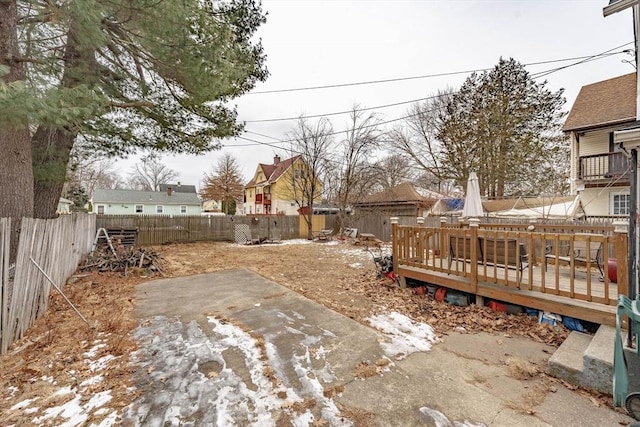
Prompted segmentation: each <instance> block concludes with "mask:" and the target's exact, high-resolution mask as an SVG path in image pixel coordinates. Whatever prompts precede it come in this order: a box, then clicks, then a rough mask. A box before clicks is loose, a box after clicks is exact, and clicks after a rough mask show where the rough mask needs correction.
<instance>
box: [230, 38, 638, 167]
mask: <svg viewBox="0 0 640 427" xmlns="http://www.w3.org/2000/svg"><path fill="white" fill-rule="evenodd" d="M631 43H633V42H627V43H624V44H622V45H620V46H616V47H614V48H611V49H608V50H606V51H604V52H601V53H599V54H595V55H590V56H584V57H576V58H569V59H565V60H551V61H543V62H537V63H531V64H527V65H537V64H544V63H553V62H559V61H567V60H574V59H581V60H580V61H578V62H574V63H572V64H568V65H566V66H563V67H557V68H553V69H550V70H546V71H542V72H539V73H536V74H532V75H531V77H532V78H539V77H542V76H546V75H549V74H551V73H554V72H557V71H560V70H563V69H566V68H569V67H573V66H576V65H581V64H583V63H586V62H589V61H593V60H596V59H602V58H605V57H608V56H611V55H615V54H619V53H623V52H612V51H614V50H616V49H620V48H622V47H624V46H626V45H628V44H631ZM457 73H458V72H454V73H450V74H457ZM534 76H535V77H534ZM415 78H417V77H415ZM390 81H392V80H390ZM362 84H364V82H363V83H362ZM344 85H348V84H344ZM315 88H318V89H319V88H322V87H320V86H318V87H315ZM292 90H302V89H291V90H287V91H292ZM455 93H457V92H452V93H451V95H453V94H455ZM438 96H440V95H433V96H430V97H426V98H421V99H420V100H427V99H432V98H436V97H438ZM420 100H418V101H420ZM410 102H417V101H407V102H405V103H410ZM396 104H398V105H400V104H402V103H396ZM389 105H391V104H389ZM374 108H376V107H371V108H367V109H366V110H371V109H374ZM380 108H384V107H380ZM432 111H434V109H429V110H422V111H419V112H417V113H414V114H408V115H405V116H402V117H398V118H395V119H391V120H387V121H383V122H377V123H374V124H371V125H368V126H365V127H364V128H369V127H374V126H380V125H385V124H389V123H394V122H397V121H401V120H405V119H408V118H411V117H415V116H417V115H420V114H423V113H426V112H432ZM347 112H350V111H347ZM337 114H344V112H342V113H329V114H323V115H313V116H300V117H296V118H295V119H296V120H298V119H300V118H303V119H305V118H315V117H324V116H327V115H337ZM277 120H291V118H288V119H268V120H264V121H277ZM255 122H258V121H253V123H255ZM247 123H249V121H247ZM245 132H247V133H252V134H256V135H258V136H262V137H265V138H270V139H273V140H274V141H276V142H275V143H267V142H263V141H257V140H254V139H249V138H245V137H237V139H242V140H245V141H249V142H252V143H253V144H233V145H231V144H228V145H227V144H225V146H226V147H242V146H255V145H265V146H270V147H275V148H282V147H279V146H278V145H277V144H286V143H291V142H295V141H296V140H295V139H281V138H276V137H273V136H270V135H265V134H259V133H257V132H252V131H245ZM344 132H346V130H342V131H337V132H332V133H329V134H328V135H327V136H335V135H339V134H342V133H344ZM298 154H301V153H298Z"/></svg>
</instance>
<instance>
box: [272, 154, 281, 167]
mask: <svg viewBox="0 0 640 427" xmlns="http://www.w3.org/2000/svg"><path fill="white" fill-rule="evenodd" d="M278 163H280V156H278V155H277V154H276V155H275V156H273V164H274V165H277V164H278Z"/></svg>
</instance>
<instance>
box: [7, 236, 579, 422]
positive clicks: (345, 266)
mask: <svg viewBox="0 0 640 427" xmlns="http://www.w3.org/2000/svg"><path fill="white" fill-rule="evenodd" d="M154 249H156V250H157V251H158V252H159V253H160V254H161V255H162V257H163V258H164V259H165V264H164V267H165V276H167V277H172V276H186V275H192V274H200V273H208V272H214V271H220V270H228V269H239V268H248V269H250V270H253V271H255V272H257V273H259V274H261V275H262V276H264V277H266V278H268V279H270V280H273V281H275V282H277V283H279V284H281V285H283V286H285V287H287V288H289V289H290V290H292V291H295V292H298V293H300V294H302V295H304V296H305V297H307V298H310V299H312V300H314V301H316V302H318V303H320V304H322V305H324V306H326V307H328V308H330V309H332V310H335V311H337V312H339V313H342V314H343V315H345V316H347V317H350V318H352V319H354V320H356V321H358V322H361V323H363V324H367V325H368V322H367V320H366V319H367V318H368V317H369V316H371V315H372V314H374V313H378V312H381V311H382V310H384V311H397V312H399V313H402V314H405V315H408V316H410V317H412V318H413V319H415V320H418V321H424V322H427V321H428V323H430V324H431V325H432V326H433V327H434V328H435V329H436V331H437V332H438V333H439V334H444V333H446V332H447V331H449V330H451V329H455V328H458V327H464V328H465V329H466V330H467V331H469V332H473V331H476V330H484V331H489V332H508V333H509V334H517V335H525V336H528V337H530V338H532V339H535V340H538V341H542V342H547V343H551V344H559V343H560V342H562V340H563V339H564V338H565V337H566V332H563V331H562V330H553V329H550V328H548V327H546V326H544V325H542V326H538V325H537V322H536V321H535V320H534V319H530V318H527V317H526V316H508V315H506V314H504V313H496V312H492V311H490V310H488V309H485V308H481V307H473V306H472V307H455V306H451V305H447V304H444V303H438V302H435V301H433V300H431V299H430V298H429V297H428V296H425V295H415V294H414V293H413V291H412V290H411V289H399V288H395V287H389V286H385V284H386V283H387V281H386V280H381V279H377V278H376V271H375V268H374V265H373V262H372V260H371V258H370V256H369V255H368V254H367V253H366V252H364V248H362V247H355V246H353V245H351V244H348V243H343V244H340V245H322V244H307V245H304V246H299V245H284V244H283V245H262V246H258V247H244V246H238V245H232V244H222V243H207V242H203V243H191V244H173V245H165V246H160V247H156V248H154ZM358 252H360V253H358ZM354 264H360V265H361V267H354V266H353V265H354ZM79 276H81V277H79V278H78V280H77V281H76V282H74V283H69V284H67V285H65V287H64V291H65V293H66V294H67V296H68V297H69V298H70V300H71V301H72V302H73V303H74V304H75V305H76V306H77V307H78V308H79V310H80V312H81V313H83V315H84V316H85V317H86V318H87V319H88V320H89V322H90V323H91V324H92V325H93V324H95V325H96V327H95V328H93V329H92V328H89V327H87V325H86V324H85V323H84V322H83V321H82V320H80V319H79V317H78V316H77V315H76V314H75V313H74V312H73V310H72V309H71V308H70V307H69V306H68V305H67V304H66V302H65V301H64V300H63V299H62V298H61V297H60V296H59V295H58V294H57V293H56V292H55V291H54V292H53V294H52V296H51V300H50V305H49V310H48V311H47V313H46V314H45V316H44V317H42V318H41V319H39V320H38V321H36V323H35V324H34V325H33V326H32V327H31V328H30V329H29V330H28V331H27V333H26V335H25V337H24V338H22V339H21V340H19V341H18V342H16V343H14V344H13V345H12V347H11V349H10V351H9V352H8V353H7V354H6V355H4V356H2V357H1V358H0V413H1V414H3V415H2V424H3V425H11V424H15V425H21V424H20V423H21V422H23V421H24V420H22V418H21V417H20V416H19V414H21V412H19V411H18V412H17V411H10V410H9V408H11V407H12V406H13V405H15V404H16V403H18V402H19V401H22V400H24V399H39V401H40V402H44V398H45V397H48V396H49V395H50V394H51V390H52V388H51V384H50V383H48V382H46V381H42V380H41V378H42V377H43V376H45V375H46V376H49V377H51V378H53V379H54V380H55V381H56V387H64V386H69V387H74V386H76V385H77V384H79V383H81V382H82V381H84V380H86V379H88V378H90V377H92V376H93V373H92V372H91V371H90V370H89V369H88V366H87V364H86V363H85V362H84V360H83V359H84V358H83V356H82V355H83V353H84V352H86V351H87V350H88V349H89V348H90V347H91V346H92V345H93V344H92V343H93V342H94V341H96V340H101V341H102V343H104V344H105V345H106V346H105V347H104V348H102V349H100V352H99V354H98V357H100V356H102V355H106V354H112V355H115V356H118V358H117V359H116V360H115V361H113V362H111V364H110V368H109V369H108V370H107V371H106V372H105V373H104V379H103V381H102V383H101V387H102V389H108V390H111V394H112V400H111V402H109V403H108V404H107V405H106V408H107V409H111V410H121V409H122V408H123V407H125V406H126V405H128V404H129V403H130V402H132V401H133V400H134V399H135V397H136V394H135V393H132V392H131V391H130V389H129V387H130V386H131V385H132V384H133V381H132V376H133V370H132V368H131V366H130V364H129V355H130V354H131V352H133V351H134V350H135V349H136V343H135V342H133V341H132V340H131V337H130V332H131V331H132V330H133V329H134V328H135V327H136V324H137V320H136V318H135V315H134V312H133V309H134V305H135V287H136V286H137V285H138V284H139V283H141V282H143V281H148V280H152V279H154V278H152V277H150V278H144V277H140V276H141V275H140V274H129V275H128V276H127V277H124V276H123V275H121V274H118V273H103V274H97V273H90V274H82V275H79ZM275 296H276V295H273V296H271V297H275ZM227 321H228V320H227ZM244 330H246V328H245V329H244ZM247 332H249V331H247ZM254 339H255V340H256V342H257V344H258V346H259V347H260V348H261V352H264V339H263V338H262V337H259V336H254ZM264 357H266V354H265V355H264ZM265 360H266V359H265ZM387 363H389V362H388V360H387V361H376V362H375V363H373V364H371V363H369V364H367V365H363V366H362V367H360V368H359V370H360V372H359V373H358V374H359V375H363V376H364V377H366V376H371V375H377V374H378V373H379V372H380V370H381V369H382V368H383V367H384V366H385V365H386V364H387ZM71 371H73V374H70V372H71ZM10 386H15V387H17V391H15V392H13V393H11V392H10V391H9V390H10V388H9V387H10ZM309 403H310V402H307V403H306V404H309ZM52 404H53V403H50V405H52ZM47 406H49V405H45V404H40V410H39V412H38V413H35V414H32V415H33V417H36V416H39V415H42V413H43V411H44V410H45V409H46V408H47ZM303 406H304V405H303ZM345 411H353V414H352V413H348V412H343V413H344V414H345V416H347V417H348V418H350V419H353V417H354V416H355V417H360V418H359V419H360V421H356V425H358V426H365V427H366V426H368V425H370V424H367V423H368V422H369V421H367V420H369V419H370V416H369V415H368V414H366V413H361V412H358V410H355V409H353V410H352V409H349V408H346V409H345ZM105 412H108V411H105ZM354 414H355V415H354ZM285 418H286V415H283V417H282V418H281V419H285ZM91 420H92V421H93V422H95V423H96V424H99V422H100V421H101V417H100V416H96V417H93V416H92V417H91Z"/></svg>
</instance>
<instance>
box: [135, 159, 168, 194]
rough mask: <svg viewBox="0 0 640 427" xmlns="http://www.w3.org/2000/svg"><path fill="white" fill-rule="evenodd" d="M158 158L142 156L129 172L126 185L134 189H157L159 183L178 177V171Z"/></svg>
mask: <svg viewBox="0 0 640 427" xmlns="http://www.w3.org/2000/svg"><path fill="white" fill-rule="evenodd" d="M160 160H161V159H160V158H157V159H156V158H155V157H153V156H149V157H144V158H142V160H141V161H140V162H139V163H136V164H135V165H134V166H133V167H132V169H131V172H130V173H129V179H128V182H127V184H128V186H129V187H130V188H131V189H134V190H144V191H158V188H159V185H160V184H162V183H169V182H171V181H174V180H176V179H177V178H178V172H176V171H174V170H173V169H170V168H169V167H167V166H166V165H164V164H162V163H160Z"/></svg>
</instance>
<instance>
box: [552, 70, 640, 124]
mask: <svg viewBox="0 0 640 427" xmlns="http://www.w3.org/2000/svg"><path fill="white" fill-rule="evenodd" d="M636 87H637V82H636V73H631V74H626V75H624V76H620V77H615V78H613V79H609V80H604V81H601V82H597V83H592V84H590V85H586V86H582V89H580V93H578V97H577V98H576V100H575V102H574V103H573V107H572V108H571V111H570V112H569V116H568V117H567V120H566V121H565V122H564V126H563V127H562V130H563V131H565V132H566V131H572V130H580V129H589V128H595V127H604V126H609V125H615V124H620V123H625V122H633V121H635V120H636Z"/></svg>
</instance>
